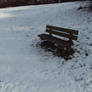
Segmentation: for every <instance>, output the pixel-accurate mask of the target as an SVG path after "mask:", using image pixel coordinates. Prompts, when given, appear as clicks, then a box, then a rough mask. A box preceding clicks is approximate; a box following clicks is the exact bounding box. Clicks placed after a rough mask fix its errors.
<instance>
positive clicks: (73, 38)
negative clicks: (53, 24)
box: [46, 30, 77, 40]
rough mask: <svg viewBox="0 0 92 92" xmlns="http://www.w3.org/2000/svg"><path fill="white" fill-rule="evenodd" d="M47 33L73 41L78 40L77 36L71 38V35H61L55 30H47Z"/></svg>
mask: <svg viewBox="0 0 92 92" xmlns="http://www.w3.org/2000/svg"><path fill="white" fill-rule="evenodd" d="M46 32H48V33H51V34H55V35H59V36H63V37H66V38H71V39H72V40H77V36H73V35H72V36H71V35H70V34H65V33H60V32H56V31H53V30H46Z"/></svg>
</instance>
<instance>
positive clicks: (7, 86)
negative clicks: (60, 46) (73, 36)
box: [0, 2, 92, 92]
mask: <svg viewBox="0 0 92 92" xmlns="http://www.w3.org/2000/svg"><path fill="white" fill-rule="evenodd" d="M79 6H80V3H78V2H74V3H63V4H53V5H41V6H28V7H27V6H26V7H16V8H6V9H0V81H1V82H0V92H92V18H91V17H92V13H90V12H89V13H88V12H87V11H84V10H77V8H78V7H79ZM46 24H50V25H55V26H60V27H67V28H73V29H77V30H79V37H78V42H75V46H74V48H75V49H76V48H77V52H76V53H75V54H74V57H73V58H72V59H71V60H68V61H65V60H64V59H63V58H60V57H56V56H53V54H52V53H51V52H45V51H44V50H43V49H41V48H40V47H37V46H36V43H38V42H39V41H40V39H39V38H38V37H37V35H39V34H40V33H44V32H45V28H46ZM87 53H88V56H87V55H86V54H87Z"/></svg>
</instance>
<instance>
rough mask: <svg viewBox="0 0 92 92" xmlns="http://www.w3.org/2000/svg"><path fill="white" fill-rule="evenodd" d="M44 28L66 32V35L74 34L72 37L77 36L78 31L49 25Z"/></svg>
mask: <svg viewBox="0 0 92 92" xmlns="http://www.w3.org/2000/svg"><path fill="white" fill-rule="evenodd" d="M46 28H47V29H52V30H58V31H62V32H66V33H71V34H74V35H78V31H77V30H73V29H67V28H61V27H56V26H50V25H47V26H46Z"/></svg>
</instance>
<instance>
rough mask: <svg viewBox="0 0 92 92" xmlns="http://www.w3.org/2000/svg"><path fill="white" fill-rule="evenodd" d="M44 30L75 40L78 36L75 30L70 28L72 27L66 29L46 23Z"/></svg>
mask: <svg viewBox="0 0 92 92" xmlns="http://www.w3.org/2000/svg"><path fill="white" fill-rule="evenodd" d="M46 32H48V33H49V34H50V35H51V34H54V35H58V36H61V37H66V38H69V39H70V40H77V38H78V37H77V35H78V31H77V30H72V29H67V28H61V27H56V26H50V25H47V26H46Z"/></svg>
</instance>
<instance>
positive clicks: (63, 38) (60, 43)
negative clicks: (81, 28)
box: [38, 25, 78, 49]
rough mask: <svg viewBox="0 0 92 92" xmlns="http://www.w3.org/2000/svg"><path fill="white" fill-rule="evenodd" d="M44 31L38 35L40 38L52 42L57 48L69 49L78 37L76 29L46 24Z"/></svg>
mask: <svg viewBox="0 0 92 92" xmlns="http://www.w3.org/2000/svg"><path fill="white" fill-rule="evenodd" d="M46 32H47V34H40V35H38V36H39V37H40V39H41V40H45V41H49V42H52V43H54V44H55V45H56V47H58V48H59V49H69V48H70V47H71V46H72V45H73V40H77V38H78V31H77V30H73V29H67V28H61V27H56V26H51V25H47V26H46Z"/></svg>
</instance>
